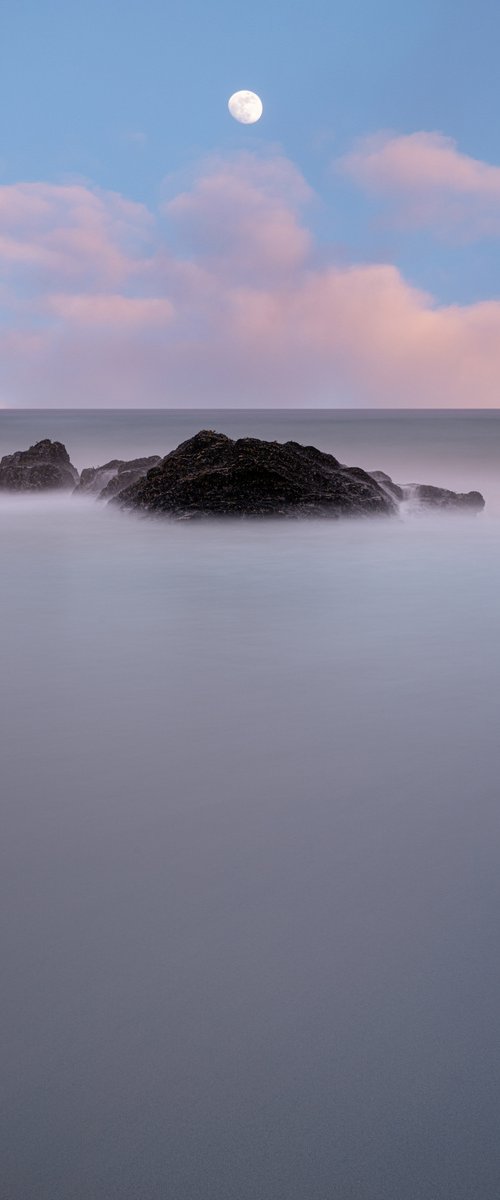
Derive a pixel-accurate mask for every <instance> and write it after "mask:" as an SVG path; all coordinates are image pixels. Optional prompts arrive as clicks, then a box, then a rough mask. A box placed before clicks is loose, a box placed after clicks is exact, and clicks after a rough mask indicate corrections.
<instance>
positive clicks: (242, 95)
mask: <svg viewBox="0 0 500 1200" xmlns="http://www.w3.org/2000/svg"><path fill="white" fill-rule="evenodd" d="M227 107H228V109H229V112H230V113H231V116H232V117H234V119H235V121H239V122H240V124H241V125H254V124H255V122H256V121H260V118H261V116H262V111H263V106H262V100H261V98H260V96H257V94H256V92H233V95H232V96H230V97H229V100H228V102H227Z"/></svg>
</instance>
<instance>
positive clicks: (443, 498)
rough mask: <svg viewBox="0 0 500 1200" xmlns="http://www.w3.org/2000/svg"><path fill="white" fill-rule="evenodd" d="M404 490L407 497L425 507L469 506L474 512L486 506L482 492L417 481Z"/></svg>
mask: <svg viewBox="0 0 500 1200" xmlns="http://www.w3.org/2000/svg"><path fill="white" fill-rule="evenodd" d="M403 491H404V496H405V499H407V498H409V499H411V500H414V501H416V502H417V504H419V505H420V506H421V507H423V508H467V509H469V510H471V511H473V512H480V511H481V509H483V508H484V496H482V495H481V492H450V491H448V489H447V488H440V487H432V485H431V484H428V483H417V484H415V485H414V486H413V487H408V488H404V489H403Z"/></svg>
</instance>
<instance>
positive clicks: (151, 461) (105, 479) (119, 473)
mask: <svg viewBox="0 0 500 1200" xmlns="http://www.w3.org/2000/svg"><path fill="white" fill-rule="evenodd" d="M159 462H161V458H160V455H159V454H151V455H150V456H149V458H133V459H131V460H130V461H129V462H125V461H124V459H121V458H113V459H112V460H111V462H108V463H104V466H102V467H85V469H84V470H83V471H82V473H81V475H80V482H79V484H78V487H76V488H75V492H79V493H83V492H85V493H87V494H88V495H93V496H98V497H99V499H100V500H109V499H110V498H111V497H112V496H116V495H118V493H119V492H121V491H123V488H126V487H130V486H131V484H133V483H137V480H138V479H141V478H142V476H143V475H145V474H146V471H149V470H150V468H151V467H154V466H156V464H157V463H159Z"/></svg>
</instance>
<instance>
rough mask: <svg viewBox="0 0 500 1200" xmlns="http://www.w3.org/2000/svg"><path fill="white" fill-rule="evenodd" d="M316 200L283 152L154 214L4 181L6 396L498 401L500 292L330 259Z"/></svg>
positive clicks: (45, 402) (77, 400) (0, 344)
mask: <svg viewBox="0 0 500 1200" xmlns="http://www.w3.org/2000/svg"><path fill="white" fill-rule="evenodd" d="M312 200H313V197H312V194H311V192H310V189H309V188H308V187H307V185H306V183H305V181H304V180H303V179H302V178H301V176H300V174H299V173H298V172H297V170H296V168H295V167H294V166H293V164H292V163H290V162H288V160H286V159H285V158H283V157H282V156H279V155H278V156H275V157H271V158H266V159H261V158H258V157H253V156H251V155H245V156H243V157H241V156H240V157H235V158H230V159H227V160H225V161H220V160H217V161H212V162H210V163H208V164H204V165H203V168H202V169H201V170H200V172H199V174H198V176H197V178H195V180H194V181H193V183H192V185H191V186H190V187H189V188H185V189H184V190H183V191H182V192H181V193H180V194H179V195H177V196H175V197H173V198H172V199H171V200H170V201H169V202H168V204H167V205H166V206H163V208H162V210H161V211H160V212H158V213H157V214H153V213H151V212H149V211H148V210H147V209H146V208H144V207H143V206H142V205H137V204H134V203H132V202H130V201H128V200H127V199H125V198H124V197H121V196H118V195H117V194H116V193H112V192H104V191H101V190H98V189H93V188H91V187H90V186H87V185H84V184H79V185H75V186H73V185H72V186H68V187H63V186H60V187H58V186H56V185H51V184H45V183H40V184H19V185H17V186H16V185H13V186H12V187H10V188H0V271H1V274H2V276H3V280H4V282H3V283H2V288H1V290H0V311H1V313H2V314H3V325H0V403H3V404H13V405H16V404H17V405H28V406H34V407H36V406H42V407H43V406H58V405H61V406H65V405H74V406H86V405H88V406H99V405H103V406H114V405H118V406H119V405H135V406H141V405H144V406H145V407H151V406H155V405H162V404H166V405H171V406H182V405H185V406H193V407H203V406H204V405H207V406H215V405H216V406H221V407H223V406H226V405H227V406H252V405H262V406H273V405H276V406H287V405H292V406H293V405H299V406H308V405H309V406H311V407H314V406H317V405H344V404H353V405H356V404H357V405H362V406H369V405H384V406H387V407H391V406H394V407H401V406H402V407H404V406H409V407H426V406H442V407H446V406H452V407H455V406H465V407H471V406H474V405H477V406H479V407H482V406H484V407H488V406H495V407H496V406H497V405H498V401H499V383H498V381H499V379H500V301H499V302H496V301H487V302H481V303H474V304H470V305H439V304H437V303H436V301H435V299H434V298H433V297H432V296H431V295H429V294H428V293H426V292H423V291H421V290H420V289H418V288H415V287H414V286H412V285H411V284H410V283H409V282H408V281H407V280H405V278H404V277H403V276H402V274H401V272H400V271H399V270H398V269H397V268H396V267H395V266H393V265H392V264H390V263H379V264H373V263H371V264H363V263H361V264H356V265H345V264H342V265H339V264H338V263H337V264H336V263H334V262H332V261H331V255H330V254H329V252H324V251H323V250H322V248H321V246H318V245H317V244H316V243H315V242H314V239H313V237H312V234H311V232H310V230H309V229H308V227H307V224H306V223H305V217H304V214H305V213H306V212H307V206H308V205H309V204H310V203H311V201H312ZM179 247H180V248H179Z"/></svg>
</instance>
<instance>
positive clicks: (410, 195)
mask: <svg viewBox="0 0 500 1200" xmlns="http://www.w3.org/2000/svg"><path fill="white" fill-rule="evenodd" d="M337 166H338V168H339V169H340V170H341V171H343V172H344V174H346V175H348V176H350V178H351V179H353V180H354V181H355V182H356V183H357V184H359V185H360V186H361V187H362V188H364V189H366V191H368V192H370V193H372V194H374V195H378V196H382V197H384V198H386V199H388V200H389V201H390V202H391V203H392V205H393V207H394V208H395V209H396V212H397V215H398V217H399V219H400V220H401V221H403V222H404V223H405V224H408V225H413V226H415V227H425V226H431V227H434V228H435V229H436V230H437V231H438V232H440V233H443V234H449V233H450V230H457V229H458V230H460V232H461V233H462V234H463V235H465V236H467V237H470V238H472V237H482V236H487V235H490V234H498V233H500V167H498V166H493V165H491V164H490V163H485V162H481V161H480V160H479V159H476V158H471V157H470V156H469V155H467V154H462V153H461V152H460V151H459V150H458V149H457V145H456V142H454V141H453V139H452V138H448V137H444V136H443V134H441V133H426V132H419V133H411V134H406V135H404V134H401V135H398V134H378V135H377V136H375V137H369V138H364V139H362V140H361V141H360V142H359V143H358V145H357V146H356V148H355V149H354V150H353V151H352V152H351V153H350V154H347V155H346V156H345V157H344V158H342V159H340V161H339V163H338V164H337Z"/></svg>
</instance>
